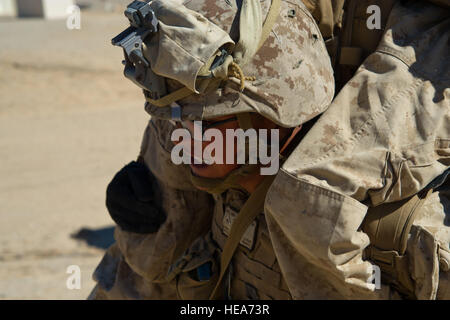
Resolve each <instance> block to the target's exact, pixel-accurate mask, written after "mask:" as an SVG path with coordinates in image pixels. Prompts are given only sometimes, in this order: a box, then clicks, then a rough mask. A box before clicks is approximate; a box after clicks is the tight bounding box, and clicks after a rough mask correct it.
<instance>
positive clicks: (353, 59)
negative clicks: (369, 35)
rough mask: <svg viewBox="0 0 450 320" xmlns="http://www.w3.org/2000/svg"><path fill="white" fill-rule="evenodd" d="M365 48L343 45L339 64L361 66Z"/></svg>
mask: <svg viewBox="0 0 450 320" xmlns="http://www.w3.org/2000/svg"><path fill="white" fill-rule="evenodd" d="M362 58H363V50H362V48H358V47H342V48H341V54H340V58H339V64H341V65H347V66H354V67H359V66H360V65H361V63H362Z"/></svg>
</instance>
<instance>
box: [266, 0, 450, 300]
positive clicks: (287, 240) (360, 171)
mask: <svg viewBox="0 0 450 320" xmlns="http://www.w3.org/2000/svg"><path fill="white" fill-rule="evenodd" d="M449 26H450V20H449V15H448V12H446V11H443V10H442V9H441V8H437V7H435V6H432V5H429V4H426V3H420V2H417V3H414V4H409V5H408V6H405V7H404V6H402V5H400V4H397V5H396V6H395V7H394V9H393V11H392V14H391V16H390V18H389V21H388V26H387V30H386V33H385V35H384V37H383V39H382V41H381V43H380V45H379V46H378V49H377V51H376V52H375V53H373V54H372V55H370V56H369V57H368V58H367V59H366V60H365V62H364V64H363V65H362V66H361V67H360V68H359V69H358V71H357V73H356V74H355V76H354V77H353V79H352V80H351V81H350V82H349V83H348V84H347V85H346V86H345V87H344V88H343V89H342V91H341V92H340V93H339V95H338V96H337V97H336V99H335V100H334V102H333V103H332V104H331V106H330V108H329V109H328V110H327V111H326V112H325V113H324V114H323V115H322V117H321V118H320V119H319V121H318V122H317V123H316V125H315V126H314V127H313V128H312V129H311V131H310V132H309V133H308V134H307V136H306V137H305V139H304V140H303V141H302V142H301V143H300V145H299V146H298V147H297V149H296V150H295V151H294V153H293V154H292V155H291V157H290V158H289V159H288V160H287V161H286V162H285V164H284V166H283V168H282V169H281V172H280V173H279V175H278V177H277V178H276V180H275V182H274V184H273V185H272V188H271V189H270V190H269V194H268V196H267V198H266V217H267V219H268V225H269V230H270V232H271V236H272V241H273V245H274V248H275V252H276V254H277V257H278V259H279V263H280V266H281V269H282V270H283V272H284V274H285V276H286V281H287V283H288V286H289V288H290V289H291V290H292V294H293V296H294V297H297V298H302V297H303V295H304V290H305V289H304V288H305V286H304V282H303V280H302V279H301V278H300V277H298V276H296V274H295V272H296V270H298V269H299V267H300V266H304V265H305V261H307V262H308V263H311V264H312V265H313V266H314V268H316V269H318V270H321V271H322V272H323V279H327V282H328V283H329V284H331V285H332V287H333V288H334V290H335V291H336V292H338V293H339V294H340V295H341V296H342V297H350V298H351V297H358V295H362V294H368V295H369V296H370V295H371V292H374V291H373V287H372V286H370V285H367V281H366V279H368V277H370V274H371V271H372V270H371V266H370V265H369V264H368V262H364V261H363V259H362V253H363V250H364V248H365V247H367V246H368V245H369V239H368V237H367V235H366V234H364V233H363V232H361V231H360V230H359V228H360V225H361V222H362V221H363V219H364V217H365V214H366V212H367V208H368V206H376V205H378V204H381V203H384V202H393V201H397V200H400V199H405V198H406V197H408V196H411V195H413V194H415V193H417V192H418V191H420V190H421V189H423V188H424V187H425V186H426V185H427V184H428V183H429V182H430V181H431V180H432V179H433V178H435V177H436V176H438V175H439V174H441V173H442V172H443V171H444V170H445V169H447V168H448V167H449V165H450V162H449V161H450V147H449V146H450V121H449V120H450V105H449V101H450V89H449V86H450V68H449V64H448V62H447V58H446V57H448V56H449V53H450V52H449V49H448V45H447V44H448V41H449V37H450V32H449V30H450V28H449ZM446 210H447V215H448V212H449V211H448V209H446ZM441 212H442V210H441ZM446 219H447V220H445V221H447V225H445V224H444V221H442V220H441V222H440V224H439V230H440V231H439V230H438V233H443V234H448V232H449V227H448V217H447V218H446ZM419 225H420V224H418V225H417V226H416V227H414V228H413V232H414V237H416V238H414V239H416V242H415V243H416V245H415V248H416V249H412V248H410V249H409V251H410V252H411V251H416V250H419V249H418V248H420V247H421V246H420V245H419V243H423V244H424V245H423V248H425V247H426V248H427V249H421V251H422V252H423V251H426V252H427V254H428V255H429V257H430V255H431V257H430V259H431V260H430V261H433V264H432V265H429V264H428V263H426V262H425V261H428V260H427V259H426V258H425V254H423V255H422V258H419V255H417V254H414V256H415V257H416V258H417V259H418V260H420V261H421V262H418V261H416V262H414V263H413V264H412V265H411V268H413V266H415V268H416V269H414V270H413V271H412V272H413V273H416V276H415V277H416V295H417V297H419V298H424V299H425V298H434V297H436V294H437V292H436V288H437V281H438V280H437V279H438V276H437V275H438V273H439V268H438V265H439V263H438V262H437V261H438V259H439V257H438V256H437V252H438V251H437V250H436V248H437V244H436V241H437V240H436V237H437V235H436V232H437V231H436V230H434V231H430V230H427V229H426V228H425V227H422V229H421V228H419ZM440 246H442V247H443V248H445V249H448V246H449V242H448V238H447V239H445V240H444V241H443V243H442V242H441V244H440ZM416 252H419V251H416ZM441 255H443V254H441ZM416 258H411V259H416ZM443 264H445V263H443ZM425 267H427V268H429V269H428V271H426V272H425V271H424V268H425ZM374 294H378V292H376V291H375V292H374Z"/></svg>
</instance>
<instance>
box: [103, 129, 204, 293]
mask: <svg viewBox="0 0 450 320" xmlns="http://www.w3.org/2000/svg"><path fill="white" fill-rule="evenodd" d="M173 129H174V127H173V125H172V124H170V123H169V122H167V121H157V120H151V121H150V122H149V124H148V126H147V128H146V130H145V133H144V138H143V142H142V148H141V153H140V155H141V157H143V159H144V161H145V163H146V164H147V166H148V167H149V168H150V170H151V171H152V173H153V172H154V175H155V177H157V179H158V183H159V188H160V190H161V195H162V205H163V209H164V211H165V213H166V214H167V220H166V221H165V222H164V224H163V225H162V226H161V228H160V229H159V230H158V231H157V232H156V233H153V234H145V235H143V234H137V233H132V232H127V231H123V230H121V229H120V227H116V230H115V234H114V237H115V239H116V244H114V245H113V247H112V248H110V249H109V250H108V252H107V253H106V255H105V257H104V258H103V261H102V262H101V263H100V265H99V266H98V268H97V270H96V272H95V275H94V278H96V279H97V281H98V282H99V286H100V289H101V290H99V292H101V294H100V293H99V296H100V295H103V296H106V297H109V298H113V299H115V298H117V297H118V294H119V293H117V292H116V291H117V290H118V291H119V292H120V291H122V290H125V288H126V290H127V292H128V291H130V290H132V289H133V288H134V289H133V290H135V295H134V296H132V297H131V296H130V297H131V298H137V297H139V298H147V299H158V298H159V299H162V298H168V297H172V298H176V297H177V295H176V291H173V292H172V291H170V290H169V289H166V287H159V285H157V284H155V283H158V282H164V280H165V278H166V275H167V272H168V269H169V267H170V265H171V264H173V263H174V262H175V261H176V260H177V259H178V258H179V257H180V256H181V254H182V253H183V252H184V251H185V250H186V249H187V248H188V247H189V245H190V244H191V243H192V242H193V241H194V240H195V239H196V238H198V237H199V236H200V235H203V234H205V233H206V232H207V231H208V230H209V228H210V225H211V218H212V217H211V212H212V211H213V199H212V197H211V196H210V195H209V194H207V193H205V192H202V191H199V190H197V189H194V187H193V186H192V185H191V184H190V180H189V177H188V176H186V174H185V173H186V170H189V167H187V166H175V165H174V164H173V163H172V162H171V161H170V149H169V151H168V148H169V143H170V144H172V142H171V141H170V133H171V131H172V130H173ZM184 179H186V180H184ZM119 271H120V272H119ZM128 278H130V279H128ZM103 279H109V280H108V281H104V280H103ZM138 285H139V286H138ZM136 286H137V287H136ZM135 287H136V288H135ZM117 288H118V289H117ZM137 288H142V291H139V290H138V289H137ZM173 289H174V290H175V287H173ZM111 290H112V291H111ZM124 294H125V293H124ZM136 295H137V296H136ZM172 295H173V296H172ZM127 296H128V294H127ZM124 297H125V296H124Z"/></svg>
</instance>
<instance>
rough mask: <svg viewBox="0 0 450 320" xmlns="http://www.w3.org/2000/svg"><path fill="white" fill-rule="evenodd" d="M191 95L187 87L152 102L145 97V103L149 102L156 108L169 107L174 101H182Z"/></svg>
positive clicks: (191, 92)
mask: <svg viewBox="0 0 450 320" xmlns="http://www.w3.org/2000/svg"><path fill="white" fill-rule="evenodd" d="M193 93H194V92H193V91H191V90H190V89H189V88H188V87H183V88H181V89H178V90H176V91H174V92H172V93H170V94H168V95H166V96H164V97H162V98H161V99H157V100H153V99H151V98H148V97H147V98H146V100H147V102H149V103H151V104H152V105H155V106H157V107H165V106H168V105H170V104H171V103H172V102H174V101H178V100H181V99H184V98H186V97H189V96H190V95H191V94H193Z"/></svg>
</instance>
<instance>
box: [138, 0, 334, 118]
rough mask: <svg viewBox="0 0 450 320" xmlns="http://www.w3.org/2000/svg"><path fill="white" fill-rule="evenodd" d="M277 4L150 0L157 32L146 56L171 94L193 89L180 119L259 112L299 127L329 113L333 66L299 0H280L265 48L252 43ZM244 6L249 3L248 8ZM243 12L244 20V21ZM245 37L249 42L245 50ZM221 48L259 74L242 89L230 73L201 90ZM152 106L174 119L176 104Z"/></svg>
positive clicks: (239, 0) (184, 101) (265, 1)
mask: <svg viewBox="0 0 450 320" xmlns="http://www.w3.org/2000/svg"><path fill="white" fill-rule="evenodd" d="M272 2H274V0H272V1H271V0H262V1H259V0H248V1H247V0H220V1H218V0H187V1H181V0H154V1H152V2H151V3H150V5H151V6H152V9H153V10H154V12H155V15H156V16H157V18H158V21H159V30H158V33H157V34H156V35H155V36H153V37H152V38H151V39H149V40H146V41H145V45H144V55H145V57H146V58H147V59H148V60H149V61H150V62H151V65H152V69H153V70H154V72H155V73H157V74H159V75H161V76H164V77H165V78H166V85H167V90H168V93H171V92H174V91H176V90H178V89H180V88H183V87H186V88H189V89H190V90H191V91H192V92H195V94H191V95H189V96H188V97H185V98H182V99H180V100H178V101H177V103H178V104H179V105H180V106H181V108H180V109H181V119H183V120H186V119H188V120H201V119H211V118H216V117H220V116H225V115H230V114H238V113H244V112H257V113H259V114H261V115H262V116H264V117H266V118H269V119H270V120H272V121H274V122H275V123H277V124H279V125H281V126H283V127H295V126H298V125H300V124H302V123H304V122H306V121H308V120H310V119H312V118H313V117H315V116H317V115H319V114H321V113H322V112H324V111H325V110H326V108H327V107H328V105H329V103H330V102H331V100H332V98H333V95H334V78H333V69H332V67H331V63H330V59H329V57H328V54H327V50H326V48H325V44H324V42H323V39H322V37H321V34H320V32H319V29H318V27H317V25H316V23H315V21H314V19H313V18H312V16H311V15H310V13H309V12H308V10H307V9H306V7H305V6H304V5H303V3H302V2H301V0H292V1H289V2H288V1H282V2H281V7H280V10H279V13H278V15H277V18H276V22H275V24H274V25H273V27H272V29H271V32H270V34H269V35H268V37H267V40H265V41H264V42H263V43H262V44H261V45H262V46H261V48H260V49H259V50H258V48H254V46H252V44H251V43H252V41H253V42H255V41H256V42H258V41H259V40H260V39H261V29H262V28H261V25H263V23H264V20H265V19H266V17H267V15H268V12H269V10H270V7H271V4H272ZM243 3H244V5H246V3H247V4H249V7H251V8H250V9H248V8H247V9H245V10H244V9H243V5H242V4H243ZM242 12H244V13H245V14H246V17H244V18H242V16H243V13H242ZM205 18H206V19H205ZM240 39H243V40H245V41H246V44H245V43H244V48H243V47H242V41H240ZM245 41H244V42H245ZM248 43H250V45H248ZM257 47H258V46H257ZM222 49H225V50H226V51H227V52H228V53H229V54H230V55H231V56H232V57H233V59H234V61H235V62H237V63H238V65H239V66H240V67H241V68H242V71H243V74H244V75H245V76H246V77H254V80H253V81H249V80H247V81H245V82H244V83H245V89H244V90H242V91H241V87H240V85H241V84H242V83H241V80H240V79H237V78H236V77H233V76H231V77H225V78H224V79H222V80H221V81H220V85H218V86H215V87H214V86H210V87H208V88H206V89H205V88H198V87H197V85H196V84H198V78H197V77H198V76H199V75H201V74H205V66H206V67H207V69H209V67H210V66H211V62H212V60H211V57H212V56H214V55H215V54H216V53H217V52H218V51H219V52H220V50H222ZM252 50H253V52H252ZM255 51H256V53H255ZM228 62H229V61H228ZM223 65H225V63H223ZM218 69H220V68H218ZM206 71H208V72H209V70H206ZM222 71H223V70H222ZM175 79H176V80H175ZM211 87H212V89H211ZM146 110H147V112H148V113H150V114H151V115H152V116H154V117H158V118H163V119H171V118H173V114H172V110H171V107H170V106H166V107H161V106H157V105H155V104H152V103H151V102H150V103H147V104H146Z"/></svg>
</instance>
